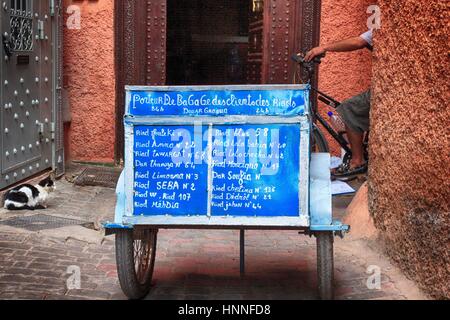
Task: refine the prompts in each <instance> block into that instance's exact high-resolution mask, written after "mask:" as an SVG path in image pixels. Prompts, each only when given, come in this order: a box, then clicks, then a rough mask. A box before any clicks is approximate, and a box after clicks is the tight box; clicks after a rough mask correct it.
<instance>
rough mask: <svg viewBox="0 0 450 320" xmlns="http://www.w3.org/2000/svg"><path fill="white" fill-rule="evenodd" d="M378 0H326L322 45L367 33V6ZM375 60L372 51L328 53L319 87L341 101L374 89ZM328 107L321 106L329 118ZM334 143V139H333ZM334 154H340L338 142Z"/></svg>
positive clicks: (323, 64)
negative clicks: (372, 64) (373, 61)
mask: <svg viewBox="0 0 450 320" xmlns="http://www.w3.org/2000/svg"><path fill="white" fill-rule="evenodd" d="M374 3H376V0H322V19H321V39H320V43H321V44H326V43H330V42H333V41H336V40H342V39H346V38H350V37H354V36H358V35H360V34H361V33H363V32H365V31H367V18H368V17H369V16H370V15H369V14H367V13H366V10H367V7H368V6H369V5H371V4H374ZM371 59H372V54H371V52H370V51H369V50H366V49H364V50H360V51H354V52H349V53H328V54H327V56H326V58H325V59H324V60H323V62H322V64H321V65H320V73H319V77H320V78H319V88H320V89H322V91H324V92H325V93H328V94H329V95H330V96H332V97H334V98H335V99H337V100H338V101H342V100H344V99H347V98H350V97H351V96H353V95H355V94H358V93H360V92H363V91H365V90H366V89H367V88H369V86H370V79H371V74H372V71H371ZM327 108H328V106H326V105H324V104H322V103H321V104H320V105H319V110H321V111H322V114H323V115H324V116H326V113H327V112H328V109H327ZM329 141H330V140H329ZM330 147H331V148H332V151H333V153H335V154H340V148H339V146H338V145H337V144H336V143H331V141H330Z"/></svg>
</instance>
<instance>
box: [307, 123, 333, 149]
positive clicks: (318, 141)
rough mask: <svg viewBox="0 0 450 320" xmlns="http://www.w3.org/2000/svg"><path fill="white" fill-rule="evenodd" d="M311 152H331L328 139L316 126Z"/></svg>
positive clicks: (314, 127)
mask: <svg viewBox="0 0 450 320" xmlns="http://www.w3.org/2000/svg"><path fill="white" fill-rule="evenodd" d="M311 150H312V152H330V148H329V147H328V142H327V139H325V136H324V135H323V133H322V131H320V129H319V127H317V126H316V125H314V126H313V132H312V142H311Z"/></svg>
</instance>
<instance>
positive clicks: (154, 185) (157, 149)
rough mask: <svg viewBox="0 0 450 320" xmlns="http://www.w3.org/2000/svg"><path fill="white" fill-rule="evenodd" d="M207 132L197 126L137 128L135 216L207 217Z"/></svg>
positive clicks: (135, 132) (134, 149)
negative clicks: (204, 138) (205, 135)
mask: <svg viewBox="0 0 450 320" xmlns="http://www.w3.org/2000/svg"><path fill="white" fill-rule="evenodd" d="M204 132H205V128H204V127H199V128H197V131H196V130H195V128H194V127H193V126H135V127H134V147H133V152H134V155H133V156H134V214H135V215H164V214H169V215H174V216H177V215H206V213H207V206H206V199H207V194H208V193H207V179H206V177H207V176H208V165H207V163H206V161H205V156H206V150H207V148H206V144H207V141H203V135H204ZM180 143H182V144H183V145H182V146H179V144H180ZM195 143H198V144H197V146H199V147H195V148H194V147H192V145H193V144H195ZM183 152H184V154H185V155H186V156H183ZM189 153H192V156H190V155H189Z"/></svg>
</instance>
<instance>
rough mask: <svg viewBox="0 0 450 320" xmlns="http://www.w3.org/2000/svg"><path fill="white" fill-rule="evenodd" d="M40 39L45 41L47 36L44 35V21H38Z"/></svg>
mask: <svg viewBox="0 0 450 320" xmlns="http://www.w3.org/2000/svg"><path fill="white" fill-rule="evenodd" d="M38 37H39V39H41V40H44V38H45V34H44V21H42V20H38Z"/></svg>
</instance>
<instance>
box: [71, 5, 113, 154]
mask: <svg viewBox="0 0 450 320" xmlns="http://www.w3.org/2000/svg"><path fill="white" fill-rule="evenodd" d="M70 5H78V6H79V7H80V9H81V29H79V30H73V29H68V28H67V27H65V28H64V74H65V81H64V82H65V87H66V89H67V91H68V96H69V103H70V105H71V117H72V122H71V124H70V125H69V126H67V127H66V150H67V154H66V155H67V157H68V159H69V160H78V161H91V162H113V160H114V141H115V136H114V135H115V131H114V130H115V110H114V108H115V91H114V90H115V76H114V23H113V22H114V19H113V10H114V1H87V0H84V1H72V0H64V10H65V11H66V10H67V7H68V6H70ZM65 18H66V21H67V18H68V15H67V13H66V15H65Z"/></svg>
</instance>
